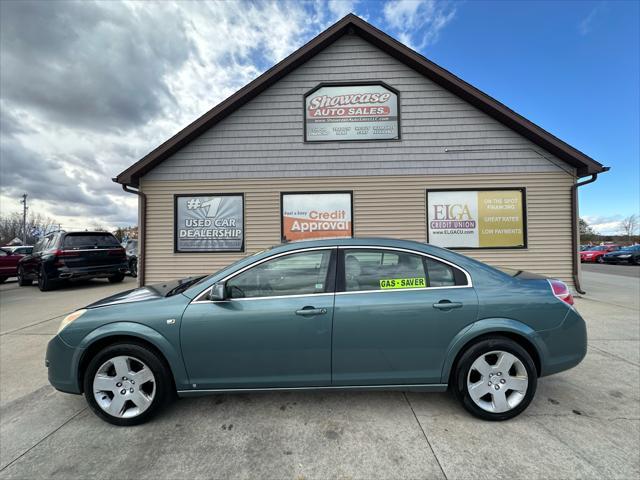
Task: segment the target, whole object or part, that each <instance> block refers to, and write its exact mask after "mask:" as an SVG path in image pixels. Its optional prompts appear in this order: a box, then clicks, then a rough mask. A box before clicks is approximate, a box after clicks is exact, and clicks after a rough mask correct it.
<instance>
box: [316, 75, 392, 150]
mask: <svg viewBox="0 0 640 480" xmlns="http://www.w3.org/2000/svg"><path fill="white" fill-rule="evenodd" d="M304 103H305V140H306V141H307V142H318V141H328V140H393V139H397V138H399V131H400V130H399V128H398V95H397V94H396V93H395V92H393V91H391V90H389V89H388V88H386V87H385V86H383V85H378V84H374V85H327V86H323V87H320V88H318V89H317V90H315V91H313V92H312V93H310V94H308V95H307V96H306V97H305V102H304Z"/></svg>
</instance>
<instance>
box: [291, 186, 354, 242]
mask: <svg viewBox="0 0 640 480" xmlns="http://www.w3.org/2000/svg"><path fill="white" fill-rule="evenodd" d="M352 227H353V225H352V222H351V193H284V194H282V241H283V242H292V241H297V240H307V239H312V238H316V239H317V238H335V237H351V236H352V234H353V229H352Z"/></svg>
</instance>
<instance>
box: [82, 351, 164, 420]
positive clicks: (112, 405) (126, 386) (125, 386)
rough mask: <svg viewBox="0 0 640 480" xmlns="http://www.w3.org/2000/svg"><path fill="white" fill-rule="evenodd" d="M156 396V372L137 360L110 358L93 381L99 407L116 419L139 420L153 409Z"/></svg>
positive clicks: (128, 357)
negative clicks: (147, 411) (150, 408)
mask: <svg viewBox="0 0 640 480" xmlns="http://www.w3.org/2000/svg"><path fill="white" fill-rule="evenodd" d="M155 394H156V378H155V376H154V375H153V372H152V371H151V369H150V368H149V367H148V366H147V365H146V364H145V363H144V362H142V361H141V360H139V359H137V358H135V357H130V356H117V357H113V358H110V359H109V360H107V361H106V362H104V363H103V364H102V365H101V366H100V368H98V370H97V372H96V374H95V376H94V378H93V396H94V398H95V400H96V402H97V404H98V406H99V407H100V408H101V409H102V410H103V411H105V412H106V413H108V414H109V415H112V416H114V417H118V418H133V417H137V416H138V415H140V414H141V413H143V412H144V411H145V410H147V409H148V408H149V407H150V406H151V404H152V403H153V399H154V398H155Z"/></svg>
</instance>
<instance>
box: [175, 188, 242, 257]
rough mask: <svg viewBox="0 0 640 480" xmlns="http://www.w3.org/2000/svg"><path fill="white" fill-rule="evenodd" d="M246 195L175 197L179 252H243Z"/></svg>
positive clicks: (176, 232) (177, 250)
mask: <svg viewBox="0 0 640 480" xmlns="http://www.w3.org/2000/svg"><path fill="white" fill-rule="evenodd" d="M243 201H244V199H243V196H242V195H241V194H229V195H176V196H175V218H174V222H175V223H174V238H175V244H174V249H175V251H176V252H241V251H243V249H244V219H243V211H244V205H243Z"/></svg>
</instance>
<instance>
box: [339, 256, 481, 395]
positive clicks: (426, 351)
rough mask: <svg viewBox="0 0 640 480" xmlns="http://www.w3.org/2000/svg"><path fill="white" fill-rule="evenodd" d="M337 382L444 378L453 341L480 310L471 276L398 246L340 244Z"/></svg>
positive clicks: (398, 382) (421, 381)
mask: <svg viewBox="0 0 640 480" xmlns="http://www.w3.org/2000/svg"><path fill="white" fill-rule="evenodd" d="M338 262H339V263H338V277H337V282H338V289H337V292H336V297H335V307H334V320H333V362H332V363H333V385H392V384H396V385H401V384H437V383H440V380H441V379H440V376H441V372H442V366H443V363H444V360H445V356H446V352H447V347H448V346H449V344H450V342H451V340H452V339H453V338H454V336H455V335H456V334H457V333H458V332H459V331H460V330H462V329H463V328H464V327H465V326H466V325H468V324H470V323H472V322H474V321H475V320H476V316H477V310H478V300H477V296H476V293H475V291H474V289H473V288H472V286H471V279H470V277H469V276H468V275H467V274H466V273H465V272H464V271H463V270H461V269H459V268H456V267H455V266H453V265H451V264H448V263H446V262H444V261H442V260H439V259H435V258H433V257H430V256H424V255H421V254H418V253H412V252H409V251H402V250H397V249H379V248H355V247H354V248H349V249H342V248H341V249H340V250H339V256H338Z"/></svg>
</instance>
